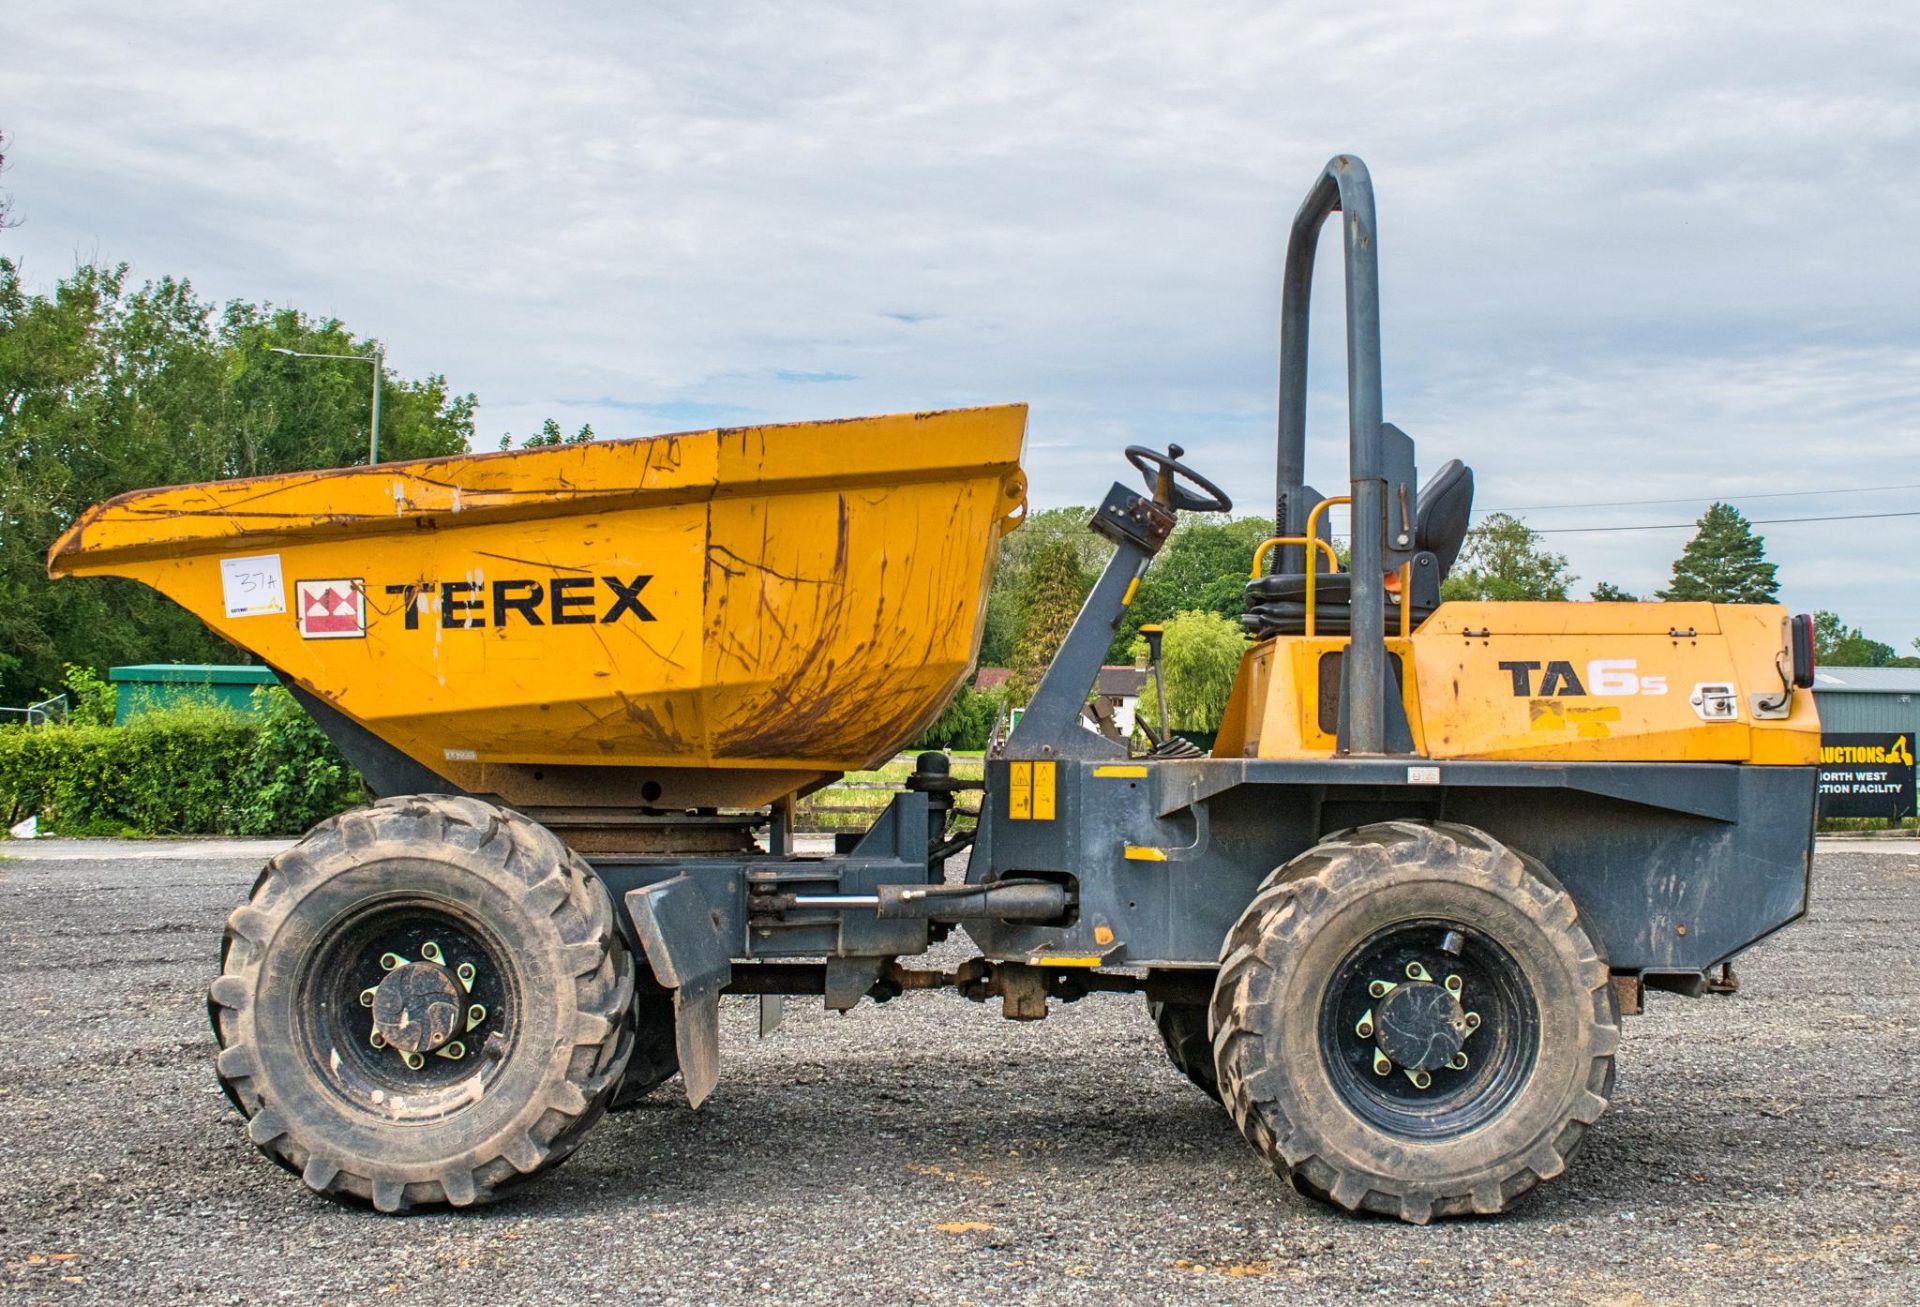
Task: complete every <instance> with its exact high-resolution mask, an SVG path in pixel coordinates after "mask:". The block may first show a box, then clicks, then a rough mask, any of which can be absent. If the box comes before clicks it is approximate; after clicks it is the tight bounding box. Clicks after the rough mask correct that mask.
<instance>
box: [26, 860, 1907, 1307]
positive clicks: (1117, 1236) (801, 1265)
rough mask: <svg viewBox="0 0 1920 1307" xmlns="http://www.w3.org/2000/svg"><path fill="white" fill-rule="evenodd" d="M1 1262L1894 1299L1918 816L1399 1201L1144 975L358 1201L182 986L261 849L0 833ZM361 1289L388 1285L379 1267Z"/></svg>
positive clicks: (768, 1295)
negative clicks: (1458, 1216)
mask: <svg viewBox="0 0 1920 1307" xmlns="http://www.w3.org/2000/svg"><path fill="white" fill-rule="evenodd" d="M5 851H6V853H7V854H8V855H10V856H9V858H8V860H7V861H4V862H0V933H3V934H4V936H5V940H6V951H5V957H4V964H3V965H0V1012H3V1013H4V1014H5V1015H4V1021H0V1298H6V1299H8V1300H10V1301H32V1302H40V1301H47V1302H81V1301H110V1302H115V1303H127V1302H168V1303H175V1302H179V1303H185V1302H209V1303H255V1302H275V1301H279V1300H283V1299H285V1300H294V1301H299V1302H303V1303H306V1302H313V1303H348V1302H354V1303H360V1302H381V1301H388V1300H392V1301H401V1302H448V1303H474V1302H482V1301H485V1302H489V1303H500V1304H506V1303H549V1302H563V1301H564V1302H582V1301H587V1302H592V1301H602V1300H616V1299H623V1298H631V1299H635V1300H642V1299H645V1300H653V1301H656V1302H662V1303H737V1302H748V1301H770V1302H781V1303H803V1302H804V1303H813V1302H818V1303H856V1302H885V1303H888V1304H909V1303H923V1302H924V1303H942V1304H965V1303H977V1304H998V1303H1013V1302H1046V1303H1048V1304H1066V1303H1079V1302H1086V1303H1103V1304H1111V1303H1116V1302H1119V1303H1135V1302H1139V1303H1146V1302H1154V1303H1159V1302H1188V1301H1192V1302H1243V1301H1244V1302H1253V1301H1269V1300H1285V1301H1289V1302H1302V1303H1313V1302H1358V1301H1380V1300H1389V1301H1399V1302H1402V1303H1410V1304H1411V1303H1428V1302H1436V1301H1442V1300H1445V1301H1449V1302H1486V1303H1516V1304H1518V1303H1527V1304H1532V1303H1589V1304H1611V1305H1613V1307H1638V1305H1642V1304H1661V1303H1687V1304H1692V1303H1699V1304H1716V1305H1717V1304H1733V1303H1766V1304H1769V1307H1776V1305H1779V1304H1801V1303H1814V1302H1847V1303H1850V1304H1867V1303H1889V1304H1893V1303H1903V1304H1910V1303H1914V1302H1917V1301H1920V1264H1917V1263H1920V1255H1917V1254H1916V1238H1920V1157H1917V1156H1916V1149H1917V1148H1920V1141H1916V1137H1915V1133H1914V1132H1915V1130H1916V1129H1920V1111H1916V1110H1915V1109H1916V1102H1920V1089H1916V1086H1920V1035H1917V1034H1916V1032H1917V1031H1920V966H1917V965H1916V962H1915V953H1914V952H1913V950H1912V949H1911V948H1910V946H1909V941H1910V938H1911V936H1910V931H1911V923H1912V922H1913V920H1914V919H1915V918H1916V917H1920V850H1916V849H1914V848H1913V847H1912V846H1904V847H1902V846H1888V845H1885V844H1881V845H1871V844H1864V843H1852V844H1840V843H1835V844H1831V845H1823V847H1822V849H1821V853H1820V857H1819V862H1818V868H1817V881H1816V888H1817V899H1818V901H1817V905H1816V910H1815V914H1814V916H1813V918H1812V919H1811V920H1810V921H1809V922H1807V923H1804V924H1802V925H1800V926H1798V927H1795V928H1794V929H1791V930H1789V931H1787V932H1785V933H1784V934H1782V935H1781V936H1779V937H1778V938H1777V939H1775V940H1773V941H1771V942H1769V943H1767V944H1765V945H1763V946H1762V947H1761V948H1760V949H1758V950H1756V951H1755V953H1753V954H1752V955H1750V956H1749V957H1748V958H1747V959H1746V960H1745V961H1744V963H1743V964H1742V967H1741V971H1742V975H1743V977H1744V979H1745V981H1746V986H1745V988H1744V989H1743V990H1742V992H1741V993H1740V994H1739V995H1738V996H1737V997H1734V998H1730V999H1702V1000H1698V1001H1688V1000H1684V999H1680V998H1676V997H1670V996H1665V995H1654V996H1651V1001H1652V1011H1651V1012H1650V1014H1649V1015H1647V1016H1645V1017H1643V1018H1640V1019H1638V1020H1635V1021H1633V1022H1630V1023H1629V1025H1628V1031H1627V1041H1626V1045H1625V1048H1624V1049H1623V1051H1622V1053H1621V1055H1620V1068H1621V1070H1620V1084H1619V1092H1618V1096H1617V1097H1616V1099H1615V1103H1614V1109H1613V1111H1612V1113H1611V1114H1610V1115H1609V1116H1608V1117H1607V1118H1606V1119H1605V1120H1604V1121H1603V1122H1602V1123H1601V1126H1600V1128H1599V1130H1598V1131H1597V1132H1596V1133H1595V1134H1594V1135H1593V1136H1591V1138H1590V1140H1589V1144H1588V1147H1587V1149H1586V1151H1585V1152H1584V1153H1583V1154H1582V1155H1581V1157H1580V1159H1579V1160H1578V1162H1576V1163H1575V1165H1574V1166H1573V1168H1572V1170H1571V1172H1570V1173H1569V1174H1568V1175H1567V1176H1565V1177H1563V1178H1562V1179H1561V1180H1559V1181H1558V1182H1556V1183H1554V1184H1552V1185H1549V1186H1548V1187H1547V1188H1545V1189H1544V1190H1542V1191H1540V1192H1539V1193H1537V1194H1536V1195H1535V1196H1534V1197H1533V1199H1532V1200H1531V1201H1529V1202H1527V1203H1526V1204H1525V1205H1524V1206H1523V1207H1522V1208H1521V1209H1520V1210H1519V1211H1517V1212H1515V1213H1513V1214H1512V1215H1510V1216H1507V1217H1504V1218H1500V1219H1495V1220H1474V1221H1456V1222H1450V1223H1444V1224H1439V1225H1435V1226H1432V1227H1428V1228H1426V1229H1414V1228H1409V1227H1402V1226H1399V1225H1397V1224H1392V1223H1388V1222H1384V1221H1378V1220H1370V1219H1354V1218H1348V1217H1341V1216H1336V1215H1334V1214H1333V1213H1331V1212H1329V1211H1326V1210H1323V1209H1321V1208H1319V1207H1317V1206H1314V1205H1312V1204H1309V1203H1308V1202H1306V1201H1305V1200H1302V1199H1299V1198H1296V1197H1294V1196H1293V1194H1292V1192H1291V1191H1290V1190H1289V1189H1287V1188H1286V1186H1285V1185H1284V1184H1282V1183H1281V1182H1279V1181H1277V1180H1276V1179H1275V1178H1274V1177H1273V1176H1272V1175H1271V1174H1270V1173H1268V1172H1267V1171H1266V1170H1265V1168H1264V1167H1263V1166H1262V1165H1261V1164H1260V1163H1259V1162H1258V1161H1257V1160H1256V1159H1255V1157H1254V1155H1253V1153H1252V1150H1251V1149H1249V1148H1248V1147H1247V1146H1246V1145H1245V1144H1244V1143H1242V1142H1241V1140H1240V1139H1239V1137H1238V1135H1237V1134H1236V1133H1235V1131H1234V1129H1233V1126H1232V1125H1231V1123H1229V1121H1228V1120H1227V1118H1226V1116H1225V1114H1224V1113H1222V1112H1221V1111H1220V1110H1219V1109H1218V1108H1216V1107H1215V1106H1214V1105H1213V1104H1212V1103H1210V1102H1209V1101H1207V1100H1206V1099H1205V1098H1203V1097H1201V1096H1200V1095H1199V1094H1198V1093H1197V1092H1196V1091H1194V1090H1193V1089H1191V1088H1190V1087H1189V1086H1188V1085H1187V1084H1186V1082H1185V1081H1184V1080H1183V1079H1182V1078H1181V1077H1180V1076H1179V1075H1178V1074H1176V1073H1175V1072H1174V1071H1173V1070H1172V1069H1171V1068H1169V1067H1168V1066H1167V1065H1166V1063H1165V1061H1164V1059H1163V1057H1162V1056H1161V1053H1160V1049H1159V1047H1158V1041H1157V1038H1156V1036H1155V1035H1154V1034H1153V1031H1152V1029H1151V1027H1150V1026H1149V1024H1148V1022H1147V1019H1146V1016H1145V1013H1144V1010H1143V1007H1142V1005H1141V1004H1140V1002H1139V1001H1138V1000H1137V999H1130V998H1121V997H1108V998H1105V999H1101V998H1096V999H1090V1000H1088V1001H1086V1002H1084V1003H1081V1004H1078V1005H1075V1006H1072V1007H1067V1008H1062V1009H1057V1010H1056V1011H1055V1013H1054V1015H1053V1016H1052V1017H1051V1018H1050V1019H1048V1020H1047V1021H1045V1022H1041V1023H1036V1024H1034V1025H1017V1024H1014V1023H1011V1022H1004V1021H1001V1020H999V1019H998V1018H997V1016H996V1015H994V1014H993V1013H992V1011H991V1010H990V1009H984V1008H980V1007H976V1006H973V1005H971V1004H968V1003H966V1002H964V1001H963V1000H960V999H958V998H956V997H953V996H951V995H947V994H925V995H917V996H909V997H908V998H906V999H903V1000H901V1001H899V1002H896V1003H894V1004H892V1005H889V1007H887V1008H885V1009H876V1008H874V1007H872V1006H871V1005H868V1006H865V1007H863V1008H862V1009H861V1010H860V1011H857V1012H855V1013H852V1014H850V1015H848V1016H845V1017H836V1016H829V1015H827V1014H825V1013H823V1012H820V1011H818V1010H815V1009H809V1008H804V1007H802V1006H801V1005H800V1004H799V1003H798V1001H796V1002H795V1003H794V1005H793V1006H792V1008H791V1010H790V1012H789V1015H788V1018H787V1022H786V1026H785V1028H784V1029H783V1030H782V1031H781V1032H780V1033H779V1034H778V1035H777V1036H776V1037H775V1038H773V1039H772V1040H769V1041H767V1042H765V1043H761V1042H757V1041H755V1040H754V1039H753V1038H752V1036H751V1029H752V1026H753V1021H754V1009H753V1007H752V1006H751V1003H750V1001H742V1002H738V1003H737V1004H732V1005H730V1006H729V1008H728V1010H727V1011H726V1013H725V1019H726V1031H725V1039H726V1048H725V1050H724V1056H725V1065H724V1071H723V1076H722V1079H721V1082H720V1088H719V1090H718V1091H717V1092H716V1094H715V1095H714V1097H713V1099H712V1100H711V1101H710V1102H709V1103H708V1105H707V1106H706V1107H705V1108H704V1109H702V1110H701V1111H700V1112H699V1113H698V1114H690V1113H689V1112H688V1111H687V1110H686V1108H685V1106H684V1104H683V1103H678V1102H676V1101H674V1098H673V1090H672V1089H669V1090H663V1091H662V1092H660V1093H658V1094H656V1095H655V1096H654V1098H653V1099H652V1100H650V1101H649V1102H648V1103H647V1104H645V1105H643V1106H642V1107H641V1108H640V1109H639V1110H638V1111H635V1112H633V1113H630V1114H627V1115H624V1116H620V1117H613V1118H609V1119H607V1120H606V1121H605V1122H603V1123H602V1124H601V1125H599V1126H598V1127H597V1128H596V1129H595V1131H594V1133H593V1135H592V1136H591V1137H590V1138H589V1140H588V1142H587V1144H586V1146H585V1147H584V1148H583V1149H582V1150H581V1151H580V1153H579V1154H577V1155H576V1156H575V1157H574V1158H573V1160H572V1161H570V1162H569V1163H568V1164H567V1165H566V1166H565V1167H564V1168H563V1169H562V1170H560V1171H559V1172H557V1173H556V1174H554V1175H553V1176H551V1177H549V1178H548V1179H547V1180H546V1181H544V1182H543V1183H541V1184H539V1185H537V1186H535V1187H533V1188H532V1189H531V1190H529V1191H527V1192H525V1193H524V1194H522V1195H520V1196H518V1197H516V1198H514V1199H512V1200H510V1201H508V1202H506V1203H503V1204H501V1205H500V1206H497V1207H494V1208H491V1209H486V1210H482V1211H474V1212H466V1213H458V1214H439V1215H429V1216H419V1217H413V1218H408V1219H383V1218H379V1217H375V1216H372V1215H370V1214H367V1213H364V1212H361V1211H358V1210H354V1209H350V1208H346V1207H342V1206H338V1205H336V1204H333V1203H331V1202H328V1201H326V1200H324V1199H319V1198H315V1197H312V1196H310V1195H309V1194H307V1193H306V1191H305V1190H304V1189H302V1188H301V1187H300V1185H299V1183H298V1182H297V1181H296V1180H295V1179H294V1178H293V1177H291V1176H288V1175H286V1174H284V1173H283V1172H281V1171H280V1170H278V1169H277V1168H276V1167H274V1166H272V1165H271V1164H270V1163H268V1162H267V1161H266V1160H265V1159H264V1158H262V1157H260V1156H259V1155H258V1154H257V1153H256V1152H255V1151H254V1149H253V1148H252V1147H251V1146H250V1145H249V1144H248V1143H247V1141H246V1139H245V1137H244V1135H243V1133H242V1129H241V1123H240V1121H239V1119H238V1118H237V1117H236V1116H235V1115H234V1113H233V1112H232V1110H231V1109H230V1108H229V1107H228V1106H227V1103H226V1101H225V1100H224V1099H223V1098H222V1097H221V1095H220V1092H219V1090H218V1089H217V1088H216V1087H215V1085H214V1081H213V1074H212V1057H213V1047H212V1041H211V1038H210V1036H209V1035H208V1033H207V1028H206V1018H205V1014H204V1010H203V1006H202V1004H203V990H204V987H205V985H206V983H207V981H208V980H209V979H210V977H211V973H212V968H213V965H214V960H215V956H216V952H217V949H218V944H219V932H220V926H221V922H222V921H223V919H224V917H225V915H226V913H227V911H228V910H229V909H230V908H231V907H233V906H234V905H235V904H236V903H238V902H239V900H240V898H241V897H242V896H243V895H244V894H245V893H246V890H247V887H248V886H249V884H250V883H251V882H252V879H253V877H254V874H255V871H256V870H257V868H258V865H259V861H260V858H261V856H262V854H261V852H260V850H258V849H249V848H246V847H244V846H243V847H235V846H232V845H228V846H224V847H219V848H209V849H208V850H207V853H206V856H203V857H194V856H190V855H191V853H192V850H191V849H188V850H186V851H185V852H184V853H183V852H182V851H180V850H179V849H177V848H175V849H160V850H153V849H150V848H148V847H147V846H141V845H91V846H89V845H80V846H76V845H75V844H73V843H72V842H65V843H58V844H55V843H52V842H50V843H49V846H47V847H45V848H39V847H36V846H31V845H26V846H23V845H9V846H7V847H6V850H5ZM388 1295H391V1299H389V1297H388Z"/></svg>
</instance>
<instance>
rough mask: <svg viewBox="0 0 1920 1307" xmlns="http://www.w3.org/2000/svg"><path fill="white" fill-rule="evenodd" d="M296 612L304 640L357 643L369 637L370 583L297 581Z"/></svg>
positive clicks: (295, 589)
mask: <svg viewBox="0 0 1920 1307" xmlns="http://www.w3.org/2000/svg"><path fill="white" fill-rule="evenodd" d="M293 592H294V593H293V611H294V613H295V615H296V616H297V617H298V618H299V621H300V637H301V639H303V640H357V639H362V638H364V637H365V636H366V634H367V583H366V582H365V581H362V580H361V579H360V578H359V577H354V578H353V579H352V580H333V581H296V582H294V586H293Z"/></svg>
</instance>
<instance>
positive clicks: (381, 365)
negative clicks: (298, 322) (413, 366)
mask: <svg viewBox="0 0 1920 1307" xmlns="http://www.w3.org/2000/svg"><path fill="white" fill-rule="evenodd" d="M267 352H268V353H269V354H285V355H286V356H287V357H288V358H295V359H353V360H355V361H357V362H360V363H371V364H373V414H372V417H371V419H370V421H369V422H368V424H367V464H368V466H372V465H373V464H375V463H378V462H379V461H380V379H381V377H383V376H384V375H385V374H386V358H387V353H386V351H385V350H383V349H381V348H380V346H378V345H375V346H374V347H373V352H372V353H371V354H309V353H307V352H306V351H304V350H297V349H285V348H283V347H281V346H279V345H270V346H268V347H267Z"/></svg>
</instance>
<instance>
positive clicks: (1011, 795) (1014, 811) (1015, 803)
mask: <svg viewBox="0 0 1920 1307" xmlns="http://www.w3.org/2000/svg"><path fill="white" fill-rule="evenodd" d="M1032 817H1033V764H1032V763H1030V762H1012V763H1008V764H1007V820H1009V821H1028V820H1031V819H1032Z"/></svg>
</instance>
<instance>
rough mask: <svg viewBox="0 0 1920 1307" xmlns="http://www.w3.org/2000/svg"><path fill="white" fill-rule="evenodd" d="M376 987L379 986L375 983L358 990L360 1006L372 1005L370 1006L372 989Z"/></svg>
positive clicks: (371, 1003)
mask: <svg viewBox="0 0 1920 1307" xmlns="http://www.w3.org/2000/svg"><path fill="white" fill-rule="evenodd" d="M378 988H379V986H377V985H368V986H367V987H366V988H365V989H363V990H361V991H360V1006H361V1007H372V1006H373V991H374V990H375V989H378Z"/></svg>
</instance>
